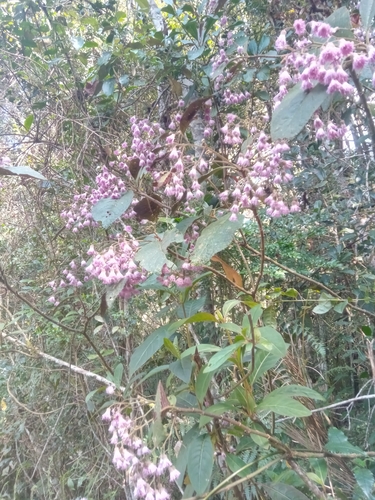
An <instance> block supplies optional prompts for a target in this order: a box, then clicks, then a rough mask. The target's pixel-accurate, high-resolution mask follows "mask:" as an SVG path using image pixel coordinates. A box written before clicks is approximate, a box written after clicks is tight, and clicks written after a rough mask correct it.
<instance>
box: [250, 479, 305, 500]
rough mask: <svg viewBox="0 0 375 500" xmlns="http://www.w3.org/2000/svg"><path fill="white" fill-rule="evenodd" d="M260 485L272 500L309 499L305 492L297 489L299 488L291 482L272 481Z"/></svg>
mask: <svg viewBox="0 0 375 500" xmlns="http://www.w3.org/2000/svg"><path fill="white" fill-rule="evenodd" d="M260 486H261V487H262V488H263V489H264V490H265V492H266V493H267V494H268V496H269V498H272V500H309V498H308V497H307V496H306V495H305V494H304V493H302V492H301V491H299V490H297V488H295V487H294V486H292V485H291V484H284V483H271V484H262V485H260Z"/></svg>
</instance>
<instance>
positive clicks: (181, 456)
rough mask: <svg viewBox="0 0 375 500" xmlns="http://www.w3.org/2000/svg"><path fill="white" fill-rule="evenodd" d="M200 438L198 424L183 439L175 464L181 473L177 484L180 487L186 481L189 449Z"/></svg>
mask: <svg viewBox="0 0 375 500" xmlns="http://www.w3.org/2000/svg"><path fill="white" fill-rule="evenodd" d="M198 436H199V427H198V424H196V425H194V426H193V427H192V428H191V429H190V430H189V431H188V432H187V433H186V434H185V436H184V438H183V441H182V446H181V449H180V451H179V453H178V456H177V460H176V462H175V464H174V465H175V467H176V469H177V470H178V471H179V472H180V477H179V478H178V479H177V484H178V485H179V486H180V487H181V486H182V484H183V482H184V479H185V471H186V467H187V463H188V458H189V448H190V446H191V443H193V442H194V441H195V439H196V438H197V437H198ZM185 491H186V490H185ZM192 494H193V492H192Z"/></svg>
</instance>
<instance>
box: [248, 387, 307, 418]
mask: <svg viewBox="0 0 375 500" xmlns="http://www.w3.org/2000/svg"><path fill="white" fill-rule="evenodd" d="M273 392H274V391H272V392H271V393H270V394H268V395H267V396H266V397H265V398H264V399H263V401H262V402H261V403H260V404H259V405H258V406H257V411H273V412H274V413H276V414H277V415H283V416H284V417H309V416H310V415H311V411H310V410H309V409H308V408H306V407H305V406H303V404H302V403H300V402H299V401H296V400H295V399H292V398H290V397H285V395H283V394H276V395H273Z"/></svg>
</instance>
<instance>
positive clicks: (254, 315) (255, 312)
mask: <svg viewBox="0 0 375 500" xmlns="http://www.w3.org/2000/svg"><path fill="white" fill-rule="evenodd" d="M262 313H263V309H262V307H261V306H260V305H259V304H257V305H256V306H254V307H252V308H251V309H250V314H251V319H252V320H253V325H254V327H255V326H256V324H257V323H258V321H259V320H260V318H261V316H262Z"/></svg>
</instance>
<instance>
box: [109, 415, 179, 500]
mask: <svg viewBox="0 0 375 500" xmlns="http://www.w3.org/2000/svg"><path fill="white" fill-rule="evenodd" d="M102 419H103V420H104V421H106V422H109V423H110V425H109V429H108V430H109V432H110V434H111V438H110V442H111V444H112V445H114V447H115V448H114V453H113V459H112V462H113V464H114V466H115V467H116V468H117V469H119V470H122V471H126V472H127V473H128V479H129V483H130V486H131V487H132V488H133V495H134V498H144V499H145V500H169V499H170V494H169V492H168V491H167V489H166V488H165V483H166V482H168V483H169V484H171V483H173V482H175V481H176V479H178V477H179V476H180V473H179V472H178V470H177V469H176V468H175V467H174V466H173V465H172V463H171V461H170V460H169V459H168V458H167V456H166V455H164V454H161V455H160V456H159V458H158V460H157V462H156V463H155V462H154V461H152V460H151V459H150V454H151V450H150V449H149V448H148V446H147V445H146V444H145V442H144V441H143V440H142V439H141V438H139V437H138V436H137V433H136V430H135V424H134V421H133V420H132V419H131V418H130V417H128V416H126V417H123V415H122V414H121V411H120V409H119V408H115V407H111V408H108V409H107V410H106V411H105V413H104V414H103V416H102Z"/></svg>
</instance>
